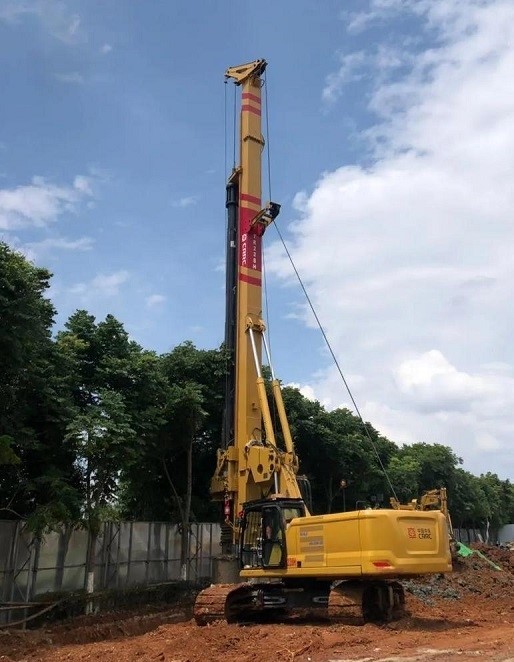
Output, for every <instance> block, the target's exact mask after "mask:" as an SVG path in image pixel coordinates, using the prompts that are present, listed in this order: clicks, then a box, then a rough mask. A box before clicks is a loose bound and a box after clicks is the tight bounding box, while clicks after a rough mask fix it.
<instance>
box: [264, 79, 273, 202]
mask: <svg viewBox="0 0 514 662" xmlns="http://www.w3.org/2000/svg"><path fill="white" fill-rule="evenodd" d="M264 97H265V106H266V147H267V149H266V154H267V157H268V195H269V200H270V202H271V201H272V200H273V198H272V197H271V156H270V144H269V110H268V109H269V104H268V75H267V73H266V71H265V72H264Z"/></svg>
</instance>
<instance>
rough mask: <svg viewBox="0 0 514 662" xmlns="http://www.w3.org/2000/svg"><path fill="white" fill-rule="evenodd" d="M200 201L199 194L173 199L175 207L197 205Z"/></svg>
mask: <svg viewBox="0 0 514 662" xmlns="http://www.w3.org/2000/svg"><path fill="white" fill-rule="evenodd" d="M197 202H198V196H196V195H187V196H184V197H183V198H179V199H178V200H174V201H173V206H174V207H181V208H184V207H191V206H192V205H196V203H197Z"/></svg>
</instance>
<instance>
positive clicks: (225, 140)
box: [223, 80, 228, 182]
mask: <svg viewBox="0 0 514 662" xmlns="http://www.w3.org/2000/svg"><path fill="white" fill-rule="evenodd" d="M227 83H228V81H227V80H225V81H224V85H223V89H224V90H225V94H224V107H223V142H224V145H223V148H224V160H223V173H224V175H225V182H226V181H227V178H228V164H227V156H228V146H227V141H228V130H227Z"/></svg>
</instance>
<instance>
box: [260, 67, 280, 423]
mask: <svg viewBox="0 0 514 662" xmlns="http://www.w3.org/2000/svg"><path fill="white" fill-rule="evenodd" d="M263 79H264V80H263V85H262V87H263V88H264V107H265V110H266V139H265V142H264V149H265V150H266V157H267V159H266V162H267V169H268V200H269V201H270V202H271V200H272V198H271V158H270V139H269V111H268V79H267V74H266V71H265V72H264V76H263ZM263 243H264V237H263ZM262 273H263V278H264V302H265V308H266V331H267V336H268V351H269V362H270V364H271V365H270V369H272V366H273V358H272V357H273V354H272V349H271V326H270V320H271V317H270V314H269V296H268V277H267V268H266V259H265V251H264V250H263V251H262ZM274 402H275V400H274V399H273V403H274ZM273 428H274V429H275V430H277V408H276V406H274V407H273Z"/></svg>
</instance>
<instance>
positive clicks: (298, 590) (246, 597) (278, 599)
mask: <svg viewBox="0 0 514 662" xmlns="http://www.w3.org/2000/svg"><path fill="white" fill-rule="evenodd" d="M404 605H405V596H404V591H403V587H402V585H401V584H400V583H399V582H395V581H369V582H359V581H343V582H336V583H330V582H327V581H311V582H305V581H301V582H300V581H296V582H295V581H291V580H290V581H287V582H285V581H269V582H255V583H253V582H244V583H240V584H214V585H212V586H210V587H209V588H207V589H205V590H203V591H201V592H200V593H199V594H198V596H197V599H196V602H195V608H194V617H195V620H196V623H197V624H198V625H208V624H209V623H213V622H215V621H226V622H228V623H246V622H254V621H268V622H269V621H280V620H288V619H290V618H298V617H304V618H326V619H329V620H331V621H335V622H341V623H345V624H351V625H362V624H364V623H365V622H369V621H372V622H389V621H392V620H397V619H399V618H401V617H402V616H403V614H404Z"/></svg>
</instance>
